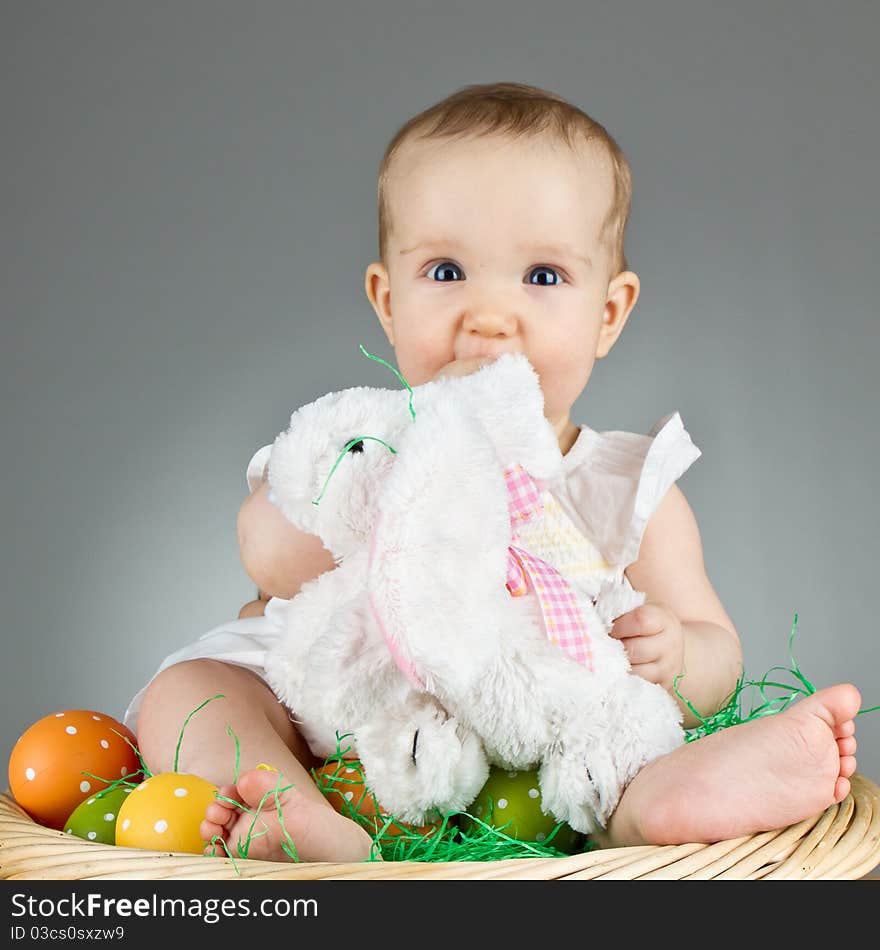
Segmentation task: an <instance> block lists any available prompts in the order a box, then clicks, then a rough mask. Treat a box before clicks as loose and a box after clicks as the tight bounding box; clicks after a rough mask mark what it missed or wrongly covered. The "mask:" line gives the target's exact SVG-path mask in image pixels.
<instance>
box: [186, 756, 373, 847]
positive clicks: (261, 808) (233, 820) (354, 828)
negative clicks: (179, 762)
mask: <svg viewBox="0 0 880 950" xmlns="http://www.w3.org/2000/svg"><path fill="white" fill-rule="evenodd" d="M288 784H289V783H288V782H285V780H284V777H283V776H279V773H278V772H274V771H266V770H263V769H253V770H251V771H249V772H243V773H242V774H241V776H240V777H239V779H238V784H237V785H225V786H223V787H222V788H220V789H219V794H220V796H222V798H218V799H217V800H216V801H215V802H213V803H212V804H210V805H208V808H207V810H206V812H205V820H204V821H203V822H202V824H201V828H200V831H201V835H202V838H203V839H204V840H205V841H208V842H210V841H211V840H212V839H214V838H215V837H216V836H219V837H221V838H222V839H223V840H224V841H225V842H226V844H227V847H228V848H229V851H230V853H231V854H232V856H233V857H238V854H239V852H238V844H239V842H241V844H242V845H245V844H246V842H247V841H248V839H250V843H249V844H247V857H248V858H257V859H259V860H263V861H292V860H298V861H341V862H348V861H363V860H365V859H366V858H369V857H370V856H371V852H372V845H373V842H372V839H371V838H370V836H369V835H368V834H367V833H366V831H364V829H363V828H360V827H358V825H356V824H355V823H354V822H353V821H350V820H349V819H348V818H345V817H343V816H342V815H340V814H338V813H337V812H336V811H334V810H333V808H332V807H331V806H330V805H329V804H324V803H322V802H319V801H315V800H313V799H312V798H310V797H308V796H306V795H303V793H302V792H301V791H299V790H298V789H296V788H287V785H288ZM284 789H286V790H284ZM276 793H277V796H278V801H279V802H280V804H281V815H282V818H283V821H282V820H280V819H279V817H278V806H277V805H276ZM223 798H229V799H232V800H233V801H235V802H240V803H241V804H242V805H244V806H246V808H247V809H249V811H246V810H244V809H242V808H237V807H236V806H234V805H232V804H230V803H229V802H226V801H223ZM255 814H256V817H255ZM291 842H292V845H293V846H292V847H291ZM285 845H286V846H287V848H288V849H289V850H285ZM291 851H292V852H294V853H295V854H296V858H294V857H293V856H292V854H291V853H290V852H291ZM206 853H208V854H212V853H216V854H218V855H223V854H225V851H224V849H223V847H222V845H219V844H218V845H216V848H215V846H213V845H209V846H208V848H207V849H206Z"/></svg>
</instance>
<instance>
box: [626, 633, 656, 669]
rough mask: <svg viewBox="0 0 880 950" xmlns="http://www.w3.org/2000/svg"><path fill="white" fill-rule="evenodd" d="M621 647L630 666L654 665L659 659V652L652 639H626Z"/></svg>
mask: <svg viewBox="0 0 880 950" xmlns="http://www.w3.org/2000/svg"><path fill="white" fill-rule="evenodd" d="M623 647H624V649H625V650H626V655H627V656H628V657H629V662H630V665H631V666H636V665H637V664H643V663H656V662H657V660H659V659H660V651H659V650H658V649H657V643H656V641H655V639H654V637H628V638H627V639H626V640H624V641H623Z"/></svg>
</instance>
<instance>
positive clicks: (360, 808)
mask: <svg viewBox="0 0 880 950" xmlns="http://www.w3.org/2000/svg"><path fill="white" fill-rule="evenodd" d="M315 776H316V780H317V785H318V788H319V789H320V790H321V791H322V792H323V793H324V797H325V798H326V799H327V801H329V802H330V804H331V805H332V806H333V807H334V808H335V809H336V811H338V812H339V813H340V814H341V815H345V816H346V817H347V818H351V817H354V816H353V814H352V813H353V812H356V813H357V814H358V815H359V816H360V821H361V823H362V824H365V825H368V826H369V827H368V830H371V831H372V832H373V833H374V834H376V833H380V832H381V834H382V837H387V838H396V837H398V836H399V835H409V836H412V835H422V836H426V835H430V834H433V833H434V832H435V831H437V830H438V829H439V828H440V825H441V819H438V820H437V821H435V822H432V823H430V824H426V825H419V826H416V825H410V824H407V823H406V822H403V821H397V820H396V819H395V820H392V818H391V816H390V815H389V814H388V813H387V810H386V809H384V808H383V807H382V806H381V805H380V804H379V801H378V800H377V799H376V796H375V795H374V794H373V793H372V791H370V789H369V788H368V787H367V785H366V784H365V782H364V772H363V767H362V766H361V763H360V761H359V760H357V759H344V760H339V759H337V760H332V761H330V762H325V763H324V764H323V765H322V766H321V767H320V768H317V769H315Z"/></svg>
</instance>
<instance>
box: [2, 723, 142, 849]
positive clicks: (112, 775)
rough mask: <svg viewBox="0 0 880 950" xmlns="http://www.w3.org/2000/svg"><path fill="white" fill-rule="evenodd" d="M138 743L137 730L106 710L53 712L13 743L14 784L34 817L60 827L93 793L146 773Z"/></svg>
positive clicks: (15, 792)
mask: <svg viewBox="0 0 880 950" xmlns="http://www.w3.org/2000/svg"><path fill="white" fill-rule="evenodd" d="M126 740H127V741H126ZM129 743H131V745H129ZM134 745H135V737H134V733H133V732H132V731H131V730H130V729H127V728H126V727H125V726H124V725H123V724H122V723H121V722H119V721H118V720H116V719H114V718H113V717H112V716H108V715H107V714H106V713H102V712H95V711H94V710H92V709H65V710H63V711H61V712H55V713H50V714H49V715H48V716H44V717H43V718H42V719H38V720H37V721H36V722H35V723H34V724H33V725H32V726H30V727H29V728H28V729H26V730H25V731H24V732H23V733H22V735H21V736H20V738H19V740H18V742H16V744H15V746H14V747H13V749H12V754H11V755H10V757H9V789H10V791H11V792H12V795H13V797H14V798H15V800H16V802H18V804H19V805H21V807H22V808H23V809H24V810H25V811H26V812H27V813H28V814H29V815H30V816H31V818H33V819H34V821H37V822H39V823H40V824H41V825H46V826H47V827H49V828H57V829H59V830H60V829H61V828H63V827H64V823H65V822H66V821H67V819H68V818H69V817H70V815H71V813H72V812H73V810H74V809H75V808H76V807H77V806H78V805H80V804H81V803H82V802H84V801H85V800H86V799H87V798H88V797H89V796H90V795H94V793H95V792H99V791H101V789H104V788H106V787H107V786H108V785H110V784H111V783H112V782H115V781H117V780H118V779H120V778H123V777H125V776H128V775H132V774H134V773H137V772H140V770H141V764H140V760H139V758H138V755H137V753H136V752H135V749H134V748H133V746H134Z"/></svg>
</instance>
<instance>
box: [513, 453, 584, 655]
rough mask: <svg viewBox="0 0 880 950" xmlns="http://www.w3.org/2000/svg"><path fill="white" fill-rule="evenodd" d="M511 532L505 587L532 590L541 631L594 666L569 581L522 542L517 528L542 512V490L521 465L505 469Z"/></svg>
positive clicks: (518, 594)
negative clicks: (536, 602) (528, 549)
mask: <svg viewBox="0 0 880 950" xmlns="http://www.w3.org/2000/svg"><path fill="white" fill-rule="evenodd" d="M504 480H505V482H506V483H507V504H508V509H509V511H510V529H511V532H512V534H513V537H512V540H511V544H510V546H509V547H508V549H507V589H508V590H509V591H510V595H511V596H512V597H523V596H525V595H526V594H528V593H530V592H531V593H534V595H535V597H536V598H537V600H538V604H539V606H540V608H541V617H542V620H543V622H544V632H545V633H546V634H547V638H548V639H549V640H550V642H551V643H554V644H556V646H558V647H559V648H560V649H562V650H563V651H565V652H566V653H567V654H568V655H569V656H570V657H571V658H572V659H573V660H576V661H577V662H578V663H582V664H583V665H584V666H586V667H587V668H588V669H590V670H592V669H593V653H592V650H591V649H590V640H589V636H588V634H587V624H586V621H585V620H584V615H583V612H582V611H581V608H580V604H579V603H578V600H577V597H576V596H575V593H574V591H573V590H572V589H571V587H570V586H569V584H568V581H566V579H565V578H564V577H563V576H562V575H561V574H560V573H559V571H557V570H556V568H555V567H552V566H551V565H549V564H548V563H547V562H546V561H543V560H541V558H539V557H535V555H534V554H531V553H530V552H529V551H527V550H526V549H525V548H524V547H522V546H521V544H520V541H519V536H518V535H517V529H518V527H519V526H520V525H522V524H527V523H528V522H529V521H532V520H533V519H534V518H538V517H540V516H541V515H542V514H543V513H544V504H543V502H542V501H541V492H540V490H539V488H538V486H537V484H536V483H535V480H534V479H533V478H532V477H531V475H529V474H528V472H526V471H525V470H524V469H523V468H522V466H521V465H514V466H512V467H511V468H508V469H505V470H504Z"/></svg>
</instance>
